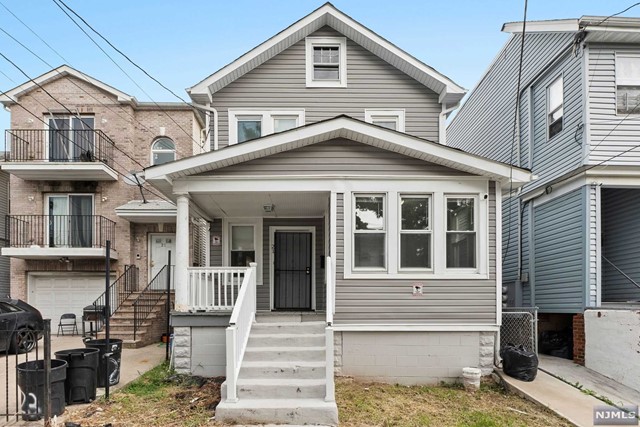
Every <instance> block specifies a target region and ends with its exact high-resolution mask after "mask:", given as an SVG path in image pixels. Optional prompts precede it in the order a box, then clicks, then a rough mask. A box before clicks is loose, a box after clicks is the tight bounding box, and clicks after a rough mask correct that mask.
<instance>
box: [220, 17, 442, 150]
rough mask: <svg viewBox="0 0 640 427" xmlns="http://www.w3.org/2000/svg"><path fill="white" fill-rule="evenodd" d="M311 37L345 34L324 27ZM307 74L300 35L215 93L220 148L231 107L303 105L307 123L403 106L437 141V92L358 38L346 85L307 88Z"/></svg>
mask: <svg viewBox="0 0 640 427" xmlns="http://www.w3.org/2000/svg"><path fill="white" fill-rule="evenodd" d="M311 36H341V34H340V33H338V32H336V31H335V30H333V29H331V28H329V27H324V28H322V29H320V30H319V31H317V32H315V33H313V34H312V35H311ZM305 73H306V71H305V41H304V40H301V41H300V42H298V43H296V44H294V45H293V46H291V47H290V48H288V49H287V50H285V51H284V52H281V53H280V54H278V55H276V56H275V57H273V58H272V59H270V60H269V61H267V62H265V63H264V64H262V65H260V66H259V67H256V68H255V69H253V70H252V71H250V72H248V73H247V74H245V75H244V76H242V77H241V78H239V79H238V80H236V81H234V82H233V83H231V84H229V85H228V86H226V87H224V88H223V89H221V90H220V91H218V92H217V93H215V94H214V99H213V103H212V105H211V106H212V107H215V108H216V109H217V110H218V112H219V123H218V126H219V144H220V148H222V147H225V146H227V144H228V137H229V129H228V109H229V108H252V109H253V108H265V109H294V108H298V109H300V108H304V109H305V119H306V124H310V123H315V122H317V121H320V120H325V119H329V118H332V117H336V116H338V115H340V114H346V115H349V116H352V117H354V118H356V119H360V120H364V110H365V109H366V108H384V109H404V110H405V131H406V132H407V133H409V134H411V135H415V136H418V137H421V138H427V139H430V140H433V141H437V140H438V131H439V114H440V112H441V111H442V109H441V106H440V104H439V103H438V94H436V93H435V92H433V91H431V90H429V89H428V88H426V87H425V86H424V85H422V84H420V83H418V82H417V81H416V80H414V79H412V78H411V77H409V76H407V75H406V74H404V73H402V72H401V71H399V70H398V69H396V68H395V67H394V66H392V65H390V64H388V63H387V62H385V61H383V60H382V59H380V58H378V57H377V56H375V55H374V54H372V53H371V52H369V51H368V50H366V49H364V48H363V47H361V46H360V45H358V44H356V43H354V42H353V41H351V40H349V39H347V87H346V88H307V87H306V74H305ZM211 138H213V132H211Z"/></svg>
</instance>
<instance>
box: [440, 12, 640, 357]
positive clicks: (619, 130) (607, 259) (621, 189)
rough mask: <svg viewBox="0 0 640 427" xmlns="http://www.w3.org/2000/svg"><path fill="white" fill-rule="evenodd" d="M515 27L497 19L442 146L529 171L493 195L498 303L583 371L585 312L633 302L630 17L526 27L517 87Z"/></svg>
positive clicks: (518, 27)
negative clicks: (560, 345) (490, 55)
mask: <svg viewBox="0 0 640 427" xmlns="http://www.w3.org/2000/svg"><path fill="white" fill-rule="evenodd" d="M522 29H523V23H522V22H514V23H507V24H505V25H504V26H503V28H502V31H504V32H506V33H509V34H510V38H509V40H508V41H507V43H506V45H505V46H504V47H503V48H502V50H501V51H500V52H499V54H498V55H497V57H496V59H495V60H494V62H493V64H491V66H490V67H489V69H488V71H487V72H486V73H485V75H484V76H483V77H482V79H481V80H480V82H479V83H478V84H477V86H476V87H475V88H474V89H473V90H472V91H471V93H470V95H469V97H468V99H467V100H466V102H465V103H464V104H463V106H462V107H461V108H460V111H459V113H458V114H457V116H456V117H455V118H454V119H453V120H452V122H451V123H450V124H449V126H448V129H447V144H448V145H450V146H453V147H456V148H461V149H463V150H465V151H469V152H472V153H475V154H479V155H482V156H487V157H489V158H492V159H495V160H499V161H503V162H507V163H510V164H512V165H514V166H518V167H523V168H528V169H531V170H532V173H533V174H534V175H535V176H537V179H535V180H534V181H532V182H530V183H528V184H526V185H525V186H523V187H522V188H521V189H518V190H514V191H511V192H509V191H505V192H504V193H503V205H502V206H503V230H504V231H503V248H504V255H503V292H504V295H503V301H504V302H505V303H508V305H511V306H527V307H528V306H537V307H538V308H539V312H540V313H541V315H540V325H539V326H540V331H544V330H556V331H561V330H563V331H571V332H572V336H573V343H574V345H573V357H574V360H575V361H576V362H578V363H585V358H586V364H587V366H589V364H590V360H589V359H590V356H589V352H590V348H592V347H594V346H598V345H602V342H604V341H603V339H602V338H601V337H600V336H599V335H598V333H599V332H598V331H602V330H604V329H602V328H601V329H598V323H597V322H594V321H592V320H590V319H591V317H590V313H591V312H594V313H595V314H594V316H595V317H594V318H597V319H603V318H606V317H607V316H606V313H607V309H612V308H615V309H617V310H620V309H625V310H629V311H633V312H635V311H634V310H636V309H638V302H640V285H639V283H640V217H639V216H638V214H637V212H638V208H640V201H639V200H640V198H639V196H640V121H639V120H638V119H639V118H640V116H639V115H640V96H639V95H640V32H639V31H638V30H640V19H639V18H623V17H615V18H608V19H606V18H605V17H589V16H585V17H582V18H580V19H566V20H552V21H534V22H527V24H526V31H525V35H524V55H523V58H522V59H523V60H522V81H521V86H520V89H519V90H518V88H517V80H518V68H519V61H520V46H521V42H522V37H523V33H522ZM516 107H517V109H516ZM514 121H515V124H514ZM596 311H597V312H596ZM600 323H602V321H601V322H600ZM622 329H623V328H620V330H621V331H622ZM616 330H617V329H616ZM621 333H622V332H621ZM631 333H632V334H635V337H636V341H637V336H638V331H637V330H636V329H634V328H631ZM585 337H586V339H585ZM585 342H586V344H585ZM592 354H596V352H595V351H594V352H592ZM597 363H598V361H597V360H595V359H594V360H592V361H591V364H592V365H595V364H597ZM635 365H638V363H636V364H635Z"/></svg>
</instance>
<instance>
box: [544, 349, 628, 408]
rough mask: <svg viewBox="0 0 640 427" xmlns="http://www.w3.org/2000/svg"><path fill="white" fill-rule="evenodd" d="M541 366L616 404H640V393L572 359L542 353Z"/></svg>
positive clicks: (550, 372)
mask: <svg viewBox="0 0 640 427" xmlns="http://www.w3.org/2000/svg"><path fill="white" fill-rule="evenodd" d="M538 358H539V360H540V364H539V368H540V369H541V370H543V371H544V372H546V373H548V374H551V375H553V376H554V377H558V378H560V379H563V380H564V381H566V382H568V383H570V384H574V385H576V384H578V387H582V389H583V390H589V391H590V392H593V393H595V394H596V395H597V396H598V397H604V398H606V399H609V400H610V401H612V402H613V404H614V405H616V406H621V405H638V404H640V393H639V392H638V391H636V390H634V389H632V388H629V387H627V386H625V385H622V384H620V383H618V382H616V381H614V380H612V379H611V378H607V377H605V376H604V375H602V374H599V373H597V372H595V371H592V370H591V369H588V368H585V367H584V366H581V365H577V364H575V363H573V361H571V360H567V359H561V358H559V357H553V356H547V355H544V354H541V355H539V356H538Z"/></svg>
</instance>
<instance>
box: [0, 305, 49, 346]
mask: <svg viewBox="0 0 640 427" xmlns="http://www.w3.org/2000/svg"><path fill="white" fill-rule="evenodd" d="M43 329H44V322H43V321H42V315H41V314H40V312H39V311H38V310H37V309H35V308H34V307H32V306H30V305H29V304H27V303H26V302H24V301H21V300H19V299H10V298H0V353H6V352H7V351H9V352H11V353H28V352H30V351H31V350H33V349H34V347H35V346H36V343H37V342H38V340H39V339H40V338H41V337H42V330H43Z"/></svg>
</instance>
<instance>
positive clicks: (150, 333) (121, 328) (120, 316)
mask: <svg viewBox="0 0 640 427" xmlns="http://www.w3.org/2000/svg"><path fill="white" fill-rule="evenodd" d="M139 296H140V292H133V293H132V294H131V295H129V297H128V298H127V299H126V300H124V302H123V303H122V305H121V306H120V308H118V310H116V312H115V313H114V314H113V316H111V319H110V322H109V327H110V333H109V337H110V338H116V339H121V340H122V346H123V347H124V348H140V347H145V346H147V345H149V344H153V343H157V342H160V340H161V339H162V334H163V333H164V332H165V330H166V316H165V314H164V311H165V310H166V303H167V298H166V296H162V297H160V300H158V302H157V304H156V305H155V306H154V307H153V309H152V310H151V313H150V314H149V317H148V318H147V319H146V320H145V321H144V322H143V323H142V325H141V327H140V328H139V329H138V331H137V332H136V334H135V338H134V333H133V332H134V328H133V324H134V314H135V312H134V308H133V302H134V301H135V300H136V298H138V297H139ZM154 300H155V297H154ZM104 337H105V333H104V328H103V329H102V331H100V332H98V338H100V339H102V338H104Z"/></svg>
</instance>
